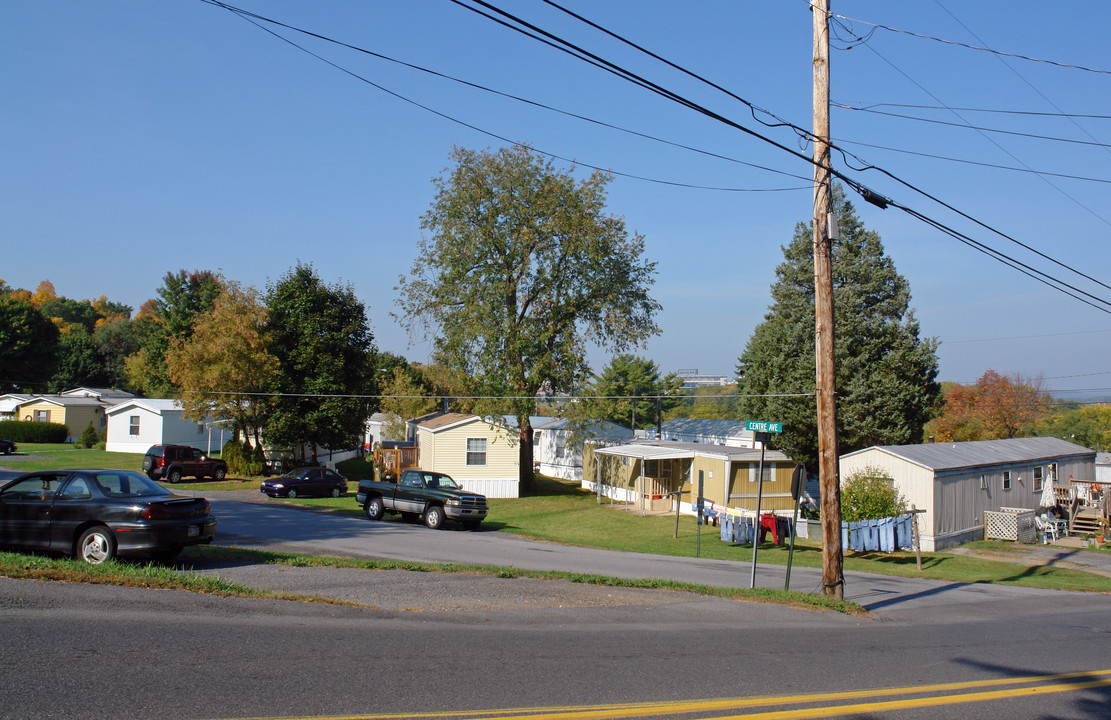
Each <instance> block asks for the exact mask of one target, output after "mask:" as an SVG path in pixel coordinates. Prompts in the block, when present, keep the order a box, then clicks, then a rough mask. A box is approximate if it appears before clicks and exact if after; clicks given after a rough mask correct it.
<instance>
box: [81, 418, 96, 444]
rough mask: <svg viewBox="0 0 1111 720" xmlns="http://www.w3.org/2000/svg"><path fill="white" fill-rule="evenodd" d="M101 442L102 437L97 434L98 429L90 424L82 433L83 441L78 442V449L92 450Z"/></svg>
mask: <svg viewBox="0 0 1111 720" xmlns="http://www.w3.org/2000/svg"><path fill="white" fill-rule="evenodd" d="M98 442H100V435H98V434H97V432H96V428H94V427H93V424H92V423H91V422H90V423H89V424H88V425H87V426H86V427H85V429H84V430H83V431H82V432H81V439H80V440H78V441H77V446H78V447H83V448H91V447H92V446H93V445H96V444H97V443H98Z"/></svg>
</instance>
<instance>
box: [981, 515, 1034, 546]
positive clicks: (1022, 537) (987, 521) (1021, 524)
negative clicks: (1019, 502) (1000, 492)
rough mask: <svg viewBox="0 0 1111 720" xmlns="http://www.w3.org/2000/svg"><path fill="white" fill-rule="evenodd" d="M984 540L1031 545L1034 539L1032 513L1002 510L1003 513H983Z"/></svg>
mask: <svg viewBox="0 0 1111 720" xmlns="http://www.w3.org/2000/svg"><path fill="white" fill-rule="evenodd" d="M984 538H985V539H987V540H1013V541H1016V542H1024V543H1032V542H1034V540H1035V539H1036V531H1035V529H1034V511H1033V510H1027V509H1025V508H1022V509H1020V508H1004V510H1003V512H993V511H991V510H987V511H985V512H984Z"/></svg>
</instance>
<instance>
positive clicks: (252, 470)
mask: <svg viewBox="0 0 1111 720" xmlns="http://www.w3.org/2000/svg"><path fill="white" fill-rule="evenodd" d="M243 452H244V454H245V455H246V457H247V458H248V460H247V469H246V473H247V474H248V475H265V474H266V455H265V454H264V453H263V452H262V448H261V447H258V446H255V447H254V448H251V446H250V445H248V444H247V443H244V444H243Z"/></svg>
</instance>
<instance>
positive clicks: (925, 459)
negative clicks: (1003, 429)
mask: <svg viewBox="0 0 1111 720" xmlns="http://www.w3.org/2000/svg"><path fill="white" fill-rule="evenodd" d="M1095 460H1096V452H1095V451H1094V450H1089V449H1088V448H1085V447H1081V446H1080V445H1074V444H1073V443H1070V442H1066V441H1065V440H1061V439H1059V438H1012V439H1007V440H982V441H977V442H958V443H929V444H925V445H884V446H877V447H870V448H866V449H864V450H858V451H856V452H852V453H848V454H846V455H842V456H841V460H840V477H841V481H842V482H844V480H845V478H846V477H847V476H848V475H850V474H852V473H853V472H856V471H860V470H863V469H864V468H867V467H876V468H879V469H881V470H883V471H884V472H885V473H886V474H887V475H888V476H889V477H891V478H892V479H893V480H894V482H895V488H896V489H897V490H898V491H899V493H900V494H901V495H902V496H903V497H904V498H905V499H906V502H907V504H908V505H911V504H913V505H914V506H915V507H916V508H917V509H919V510H924V511H925V513H924V514H923V515H921V516H919V531H920V532H921V537H922V549H924V550H942V549H945V548H947V547H953V546H956V545H960V544H962V543H966V542H971V541H972V540H980V539H982V538H983V536H984V512H985V511H999V510H1000V509H1001V508H1027V509H1032V510H1036V509H1038V507H1039V506H1040V505H1041V498H1042V495H1043V491H1044V490H1045V485H1046V483H1050V484H1053V485H1054V486H1056V487H1067V486H1068V485H1069V484H1072V483H1082V482H1085V483H1090V482H1092V480H1093V479H1094V478H1095Z"/></svg>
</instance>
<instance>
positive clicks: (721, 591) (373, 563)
mask: <svg viewBox="0 0 1111 720" xmlns="http://www.w3.org/2000/svg"><path fill="white" fill-rule="evenodd" d="M193 550H194V551H195V552H199V553H201V554H202V555H205V556H209V557H213V558H220V559H225V560H246V561H253V562H259V563H272V564H278V565H289V566H292V567H336V568H354V569H360V570H406V571H409V572H442V573H475V574H482V575H492V576H495V577H499V578H516V577H527V578H536V579H540V580H566V581H569V582H575V583H583V584H586V585H599V586H603V587H623V588H638V589H644V590H675V591H677V592H688V593H692V594H696V595H708V596H712V597H719V598H724V599H726V600H739V601H744V602H762V603H772V604H777V605H785V606H788V607H793V608H798V609H805V610H830V611H834V612H839V613H844V614H847V615H857V614H866V612H867V611H866V610H864V608H863V607H861V606H860V605H859V604H857V603H855V602H850V601H843V600H835V599H833V598H829V597H826V596H824V595H815V594H811V593H803V592H798V591H795V590H790V591H785V590H769V589H765V588H755V589H749V588H725V587H717V586H713V585H699V584H697V583H687V582H679V581H676V580H664V579H656V578H619V577H611V576H608V575H595V574H587V573H573V572H565V571H556V570H522V569H520V568H515V567H504V566H498V565H473V564H463V563H425V562H409V561H403V560H368V559H361V558H343V557H330V556H325V555H298V554H293V553H279V552H270V551H265V550H246V549H241V548H225V547H218V546H208V547H198V548H194V549H193Z"/></svg>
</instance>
